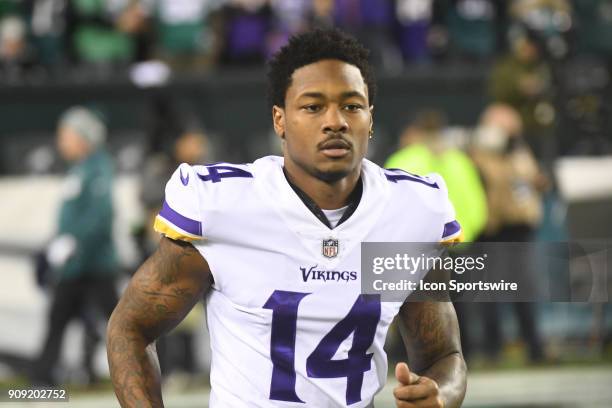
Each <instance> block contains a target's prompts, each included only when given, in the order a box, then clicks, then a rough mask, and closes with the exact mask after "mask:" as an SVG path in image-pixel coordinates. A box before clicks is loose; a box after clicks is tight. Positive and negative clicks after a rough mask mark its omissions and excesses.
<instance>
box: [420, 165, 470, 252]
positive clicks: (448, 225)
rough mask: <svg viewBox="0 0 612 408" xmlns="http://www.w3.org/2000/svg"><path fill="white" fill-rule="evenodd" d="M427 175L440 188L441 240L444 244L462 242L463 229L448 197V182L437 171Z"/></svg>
mask: <svg viewBox="0 0 612 408" xmlns="http://www.w3.org/2000/svg"><path fill="white" fill-rule="evenodd" d="M427 177H428V178H430V179H432V180H434V181H435V182H436V184H437V185H438V188H439V189H440V195H441V200H442V221H443V228H442V231H441V234H440V242H441V243H444V244H447V243H455V242H462V241H463V230H462V229H461V225H460V224H459V222H458V221H457V219H456V215H455V208H454V207H453V203H452V202H451V201H450V198H449V197H448V189H447V187H446V183H445V182H444V178H443V177H442V176H440V175H439V174H436V173H433V174H428V175H427Z"/></svg>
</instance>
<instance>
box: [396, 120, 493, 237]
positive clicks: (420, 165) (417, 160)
mask: <svg viewBox="0 0 612 408" xmlns="http://www.w3.org/2000/svg"><path fill="white" fill-rule="evenodd" d="M443 126H444V118H443V115H442V114H441V113H440V112H437V111H423V112H420V113H418V114H417V115H416V117H415V120H414V121H413V122H412V123H410V124H409V125H408V126H407V127H406V128H405V129H404V132H403V133H402V136H401V138H400V149H399V150H398V151H396V152H395V153H393V154H392V155H391V156H390V157H389V158H388V159H387V161H386V163H385V167H386V168H396V169H402V170H405V171H408V172H410V173H415V174H418V175H427V174H429V173H438V174H440V175H441V176H442V177H444V181H445V182H446V185H447V187H448V196H449V199H450V201H451V202H452V203H453V206H454V207H455V212H456V216H457V221H458V222H459V223H460V224H461V227H462V229H463V241H465V242H472V241H474V240H475V239H476V238H477V237H478V235H479V234H480V232H481V231H482V230H483V228H484V227H485V225H486V223H487V197H486V194H485V191H484V187H483V184H482V181H481V179H480V175H479V173H478V170H477V169H476V167H475V165H474V163H473V162H472V160H471V159H470V158H469V157H468V155H467V154H465V153H464V152H462V151H461V150H459V149H458V148H455V147H452V146H448V144H447V143H445V141H444V140H443V137H442V132H441V130H442V128H443Z"/></svg>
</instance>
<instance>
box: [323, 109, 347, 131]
mask: <svg viewBox="0 0 612 408" xmlns="http://www.w3.org/2000/svg"><path fill="white" fill-rule="evenodd" d="M347 130H348V123H347V121H346V118H345V117H344V115H343V114H342V112H341V110H340V109H339V108H337V107H333V106H331V107H329V108H328V109H327V112H325V116H324V118H323V133H330V132H332V133H341V132H342V133H344V132H346V131H347Z"/></svg>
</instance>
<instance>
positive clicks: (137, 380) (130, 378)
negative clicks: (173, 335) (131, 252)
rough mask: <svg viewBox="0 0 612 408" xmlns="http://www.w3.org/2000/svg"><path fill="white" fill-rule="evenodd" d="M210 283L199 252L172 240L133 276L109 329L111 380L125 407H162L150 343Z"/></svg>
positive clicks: (162, 246)
mask: <svg viewBox="0 0 612 408" xmlns="http://www.w3.org/2000/svg"><path fill="white" fill-rule="evenodd" d="M210 283H211V281H210V270H209V268H208V265H207V264H206V261H205V260H204V259H203V258H202V257H201V256H200V255H199V253H198V252H197V250H196V249H195V248H194V247H193V246H192V245H190V244H184V243H177V242H170V241H169V240H167V239H162V241H161V242H160V246H159V249H158V250H157V251H156V252H155V254H153V255H152V256H151V257H150V258H149V259H148V260H147V261H146V262H145V263H144V264H143V265H142V266H141V267H140V269H139V270H138V272H137V273H136V274H135V275H134V277H133V278H132V281H131V282H130V285H129V286H128V288H127V290H126V292H125V294H124V295H123V296H122V298H121V301H120V302H119V304H118V305H117V308H116V309H115V311H114V312H113V315H112V317H111V320H110V321H109V329H108V347H107V348H108V359H109V364H110V368H111V379H112V382H113V386H114V388H115V393H116V394H117V397H118V398H119V401H120V403H121V405H122V406H123V407H161V406H163V403H162V398H161V388H160V384H159V366H158V363H157V358H156V357H157V356H156V353H155V350H154V347H153V345H152V344H151V343H152V342H153V341H154V340H155V339H156V338H157V337H159V336H160V335H162V334H163V333H164V332H166V331H168V330H170V329H171V328H173V327H174V326H176V325H177V324H178V323H179V322H180V321H181V320H182V319H183V318H184V316H185V315H186V314H187V313H188V312H189V310H191V308H192V307H193V305H194V304H195V303H196V302H197V300H198V299H199V298H201V296H202V294H203V293H204V291H205V290H207V289H208V287H209V286H210Z"/></svg>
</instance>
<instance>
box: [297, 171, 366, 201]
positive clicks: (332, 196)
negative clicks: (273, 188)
mask: <svg viewBox="0 0 612 408" xmlns="http://www.w3.org/2000/svg"><path fill="white" fill-rule="evenodd" d="M360 173H361V166H359V167H358V168H357V169H356V171H354V172H353V173H351V174H349V175H347V176H346V177H344V178H342V179H340V180H338V181H335V182H333V183H330V182H326V181H323V180H321V179H318V178H316V177H314V176H312V175H310V174H308V173H306V172H305V171H304V170H302V169H301V168H300V167H298V166H295V165H293V163H291V162H286V163H285V174H286V175H287V177H288V178H289V180H290V181H291V183H293V184H294V185H296V186H297V187H298V188H299V189H300V190H302V191H303V192H304V193H306V194H307V195H308V197H310V198H311V199H312V200H313V201H314V202H315V203H316V204H317V205H318V206H319V208H322V209H324V210H335V209H338V208H342V207H344V206H346V205H347V204H349V202H348V201H349V197H350V195H351V193H352V192H353V190H355V187H356V186H357V181H358V180H359V176H360Z"/></svg>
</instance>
